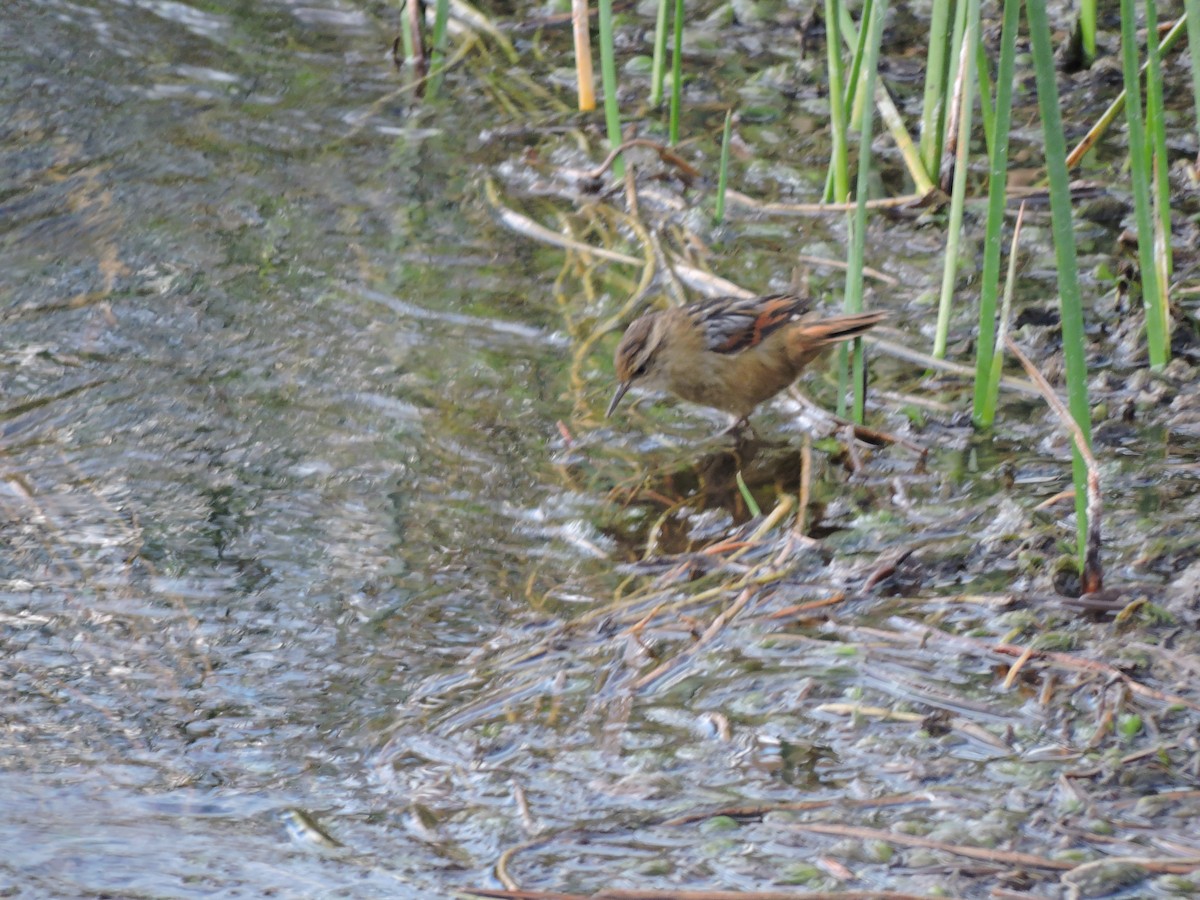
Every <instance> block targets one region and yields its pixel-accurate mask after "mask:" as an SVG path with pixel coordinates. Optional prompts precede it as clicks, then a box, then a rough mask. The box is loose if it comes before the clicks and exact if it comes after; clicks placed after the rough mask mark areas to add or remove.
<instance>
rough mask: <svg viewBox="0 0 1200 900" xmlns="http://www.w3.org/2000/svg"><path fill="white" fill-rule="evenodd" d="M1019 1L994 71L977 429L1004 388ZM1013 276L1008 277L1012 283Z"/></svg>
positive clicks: (1009, 9) (1010, 8) (1013, 0)
mask: <svg viewBox="0 0 1200 900" xmlns="http://www.w3.org/2000/svg"><path fill="white" fill-rule="evenodd" d="M1020 15H1021V0H1004V24H1003V26H1002V27H1001V31H1000V62H999V65H998V67H997V69H996V110H995V118H994V120H993V122H992V129H991V132H992V140H991V143H990V146H989V148H988V207H987V226H986V228H985V230H984V239H983V276H982V281H981V283H980V290H979V339H978V341H977V342H976V346H975V396H974V399H973V401H972V409H973V411H974V417H975V423H976V425H978V426H980V427H981V428H990V427H991V425H992V422H994V421H995V419H996V403H997V399H998V395H997V394H996V393H992V392H991V391H990V390H989V388H990V385H991V384H992V382H995V384H996V385H999V383H1000V373H999V372H992V371H991V369H992V366H993V363H992V359H993V349H994V351H995V353H997V354H999V353H1001V352H1002V351H1003V348H1002V342H1000V343H997V342H996V341H995V334H994V331H995V327H996V325H995V317H996V292H997V289H998V280H999V275H1000V248H1001V245H1002V243H1003V231H1004V204H1005V200H1006V199H1007V196H1006V195H1007V191H1008V137H1009V125H1010V123H1011V121H1012V95H1013V72H1014V69H1015V66H1016V56H1017V29H1018V28H1019V27H1020ZM1011 281H1012V276H1011V275H1010V276H1009V282H1010V283H1011Z"/></svg>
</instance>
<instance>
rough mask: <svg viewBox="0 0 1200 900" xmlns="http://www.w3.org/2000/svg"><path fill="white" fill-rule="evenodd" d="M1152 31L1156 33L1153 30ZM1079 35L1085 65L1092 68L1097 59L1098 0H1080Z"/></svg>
mask: <svg viewBox="0 0 1200 900" xmlns="http://www.w3.org/2000/svg"><path fill="white" fill-rule="evenodd" d="M1150 33H1151V34H1154V32H1153V31H1151V32H1150ZM1079 37H1080V39H1081V41H1082V45H1083V65H1084V66H1085V67H1086V68H1089V69H1090V68H1091V67H1092V63H1093V62H1095V61H1096V0H1080V3H1079Z"/></svg>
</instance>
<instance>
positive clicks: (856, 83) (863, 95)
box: [841, 0, 874, 130]
mask: <svg viewBox="0 0 1200 900" xmlns="http://www.w3.org/2000/svg"><path fill="white" fill-rule="evenodd" d="M873 6H874V0H863V5H862V11H861V13H860V15H861V17H862V22H864V23H867V22H870V21H871V8H872V7H873ZM841 14H842V15H843V16H844V17H845V21H843V22H842V31H843V32H844V33H846V34H854V20H853V18H852V17H851V15H850V10H848V9H847V8H846V6H845V4H842V7H841ZM869 30H870V29H868V28H867V27H865V25H864V27H862V28H860V29H858V42H857V43H856V44H855V45H854V55H853V56H851V57H850V77H849V78H847V79H846V86H847V88H848V90H849V93H847V94H846V105H847V107H849V110H850V112H849V116H848V120H849V123H850V127H851V128H854V129H859V130H861V129H862V117H863V110H864V109H865V108H866V107H867V106H869V105H870V104H871V102H872V101H873V100H874V98H873V97H872V96H871V95H870V94H868V93H867V92H866V84H865V83H864V81H863V78H862V68H863V65H864V63H865V58H866V55H867V50H866V48H867V40H868V38H869V35H868V34H867V32H868V31H869Z"/></svg>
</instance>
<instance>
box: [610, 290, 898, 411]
mask: <svg viewBox="0 0 1200 900" xmlns="http://www.w3.org/2000/svg"><path fill="white" fill-rule="evenodd" d="M884 317H885V316H884V313H880V312H869V313H856V314H852V315H846V316H832V317H830V318H824V319H823V318H820V317H819V316H818V315H817V314H815V313H813V312H812V304H811V303H810V302H809V301H808V300H805V299H802V298H800V297H796V296H793V295H791V294H772V295H770V296H768V297H754V298H752V299H749V300H745V299H741V298H738V297H717V298H714V299H711V300H701V301H699V302H697V303H692V304H689V305H688V306H682V307H679V306H676V307H672V308H670V309H666V310H663V311H661V312H652V313H648V314H646V315H644V316H642V317H641V318H640V319H637V320H636V321H634V322H633V323H632V324H631V325H630V326H629V328H628V329H626V331H625V336H624V337H623V338H621V343H620V344H618V345H617V353H616V357H615V359H614V364H615V366H616V370H617V378H618V379H620V384H618V385H617V391H616V393H615V394H613V398H612V402H611V403H609V404H608V412H607V413H605V418H607V417H608V416H611V415H612V414H613V410H615V409H616V408H617V404H618V403H620V402H621V398H622V397H624V396H625V392H626V391H628V390H629V389H630V388H631V387H633V386H634V385H635V384H636V385H642V386H644V387H647V388H651V389H655V390H657V389H665V390H667V391H670V392H671V393H672V394H674V395H675V396H677V397H680V398H682V399H684V400H687V401H689V402H691V403H697V404H700V405H701V406H711V407H714V408H716V409H720V410H723V411H725V412H727V413H730V414H731V415H733V416H734V418H735V422H734V427H737V426H738V425H741V424H743V423H745V422H746V421H747V419H748V417H749V415H750V413H751V412H753V411H754V407H756V406H758V404H760V403H762V402H763V401H764V400H766V399H768V398H770V397H773V396H775V395H776V394H778V393H779V392H780V391H782V390H783V389H784V388H786V387H787V386H788V385H790V384H791V383H792V382H793V381H795V380H796V377H797V376H798V375H799V374H800V372H801V371H802V370H803V369H804V367H805V366H806V365H808V364H809V363H810V362H812V360H813V359H815V358H816V357H817V356H818V355H819V354H820V352H821V351H822V350H824V349H825V348H826V347H828V346H829V345H831V344H836V343H838V342H839V341H847V340H850V339H851V338H855V337H858V336H859V335H860V334H862V333H863V332H865V331H867V330H868V329H869V328H872V327H873V326H875V325H876V324H878V323H879V322H880V321H881V320H882V319H883V318H884Z"/></svg>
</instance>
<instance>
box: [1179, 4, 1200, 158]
mask: <svg viewBox="0 0 1200 900" xmlns="http://www.w3.org/2000/svg"><path fill="white" fill-rule="evenodd" d="M1183 9H1184V12H1185V18H1186V19H1187V34H1188V52H1189V53H1190V54H1191V57H1192V97H1193V99H1195V101H1196V135H1197V137H1200V0H1183ZM1196 165H1197V167H1198V168H1200V159H1197V161H1196Z"/></svg>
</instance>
